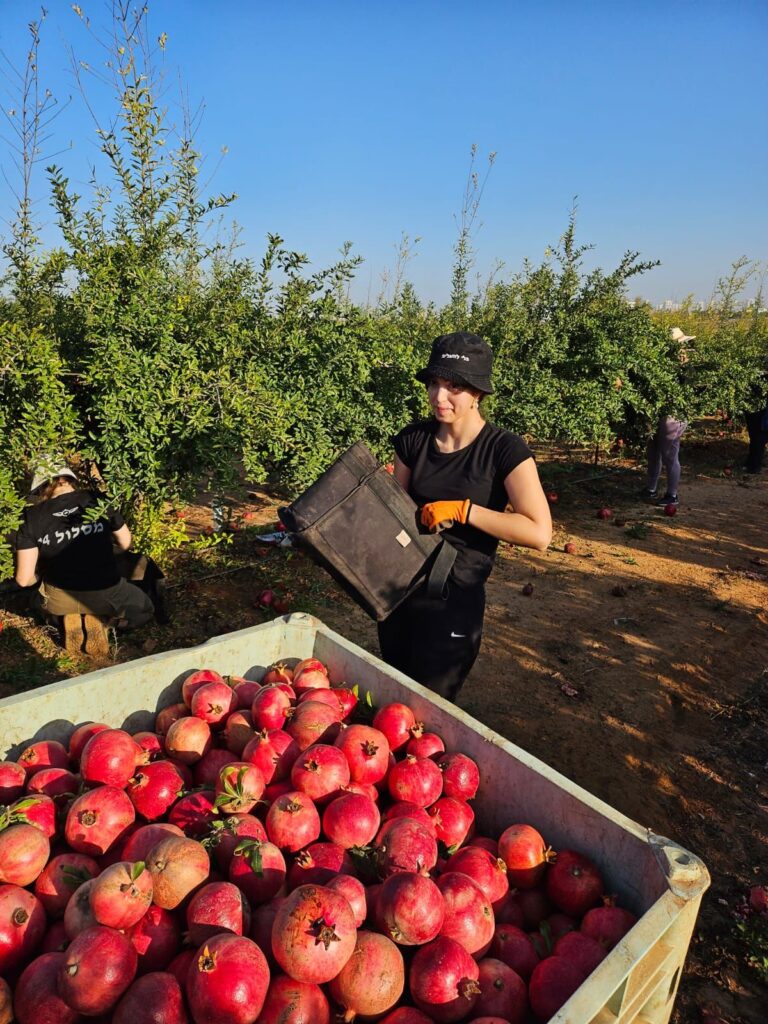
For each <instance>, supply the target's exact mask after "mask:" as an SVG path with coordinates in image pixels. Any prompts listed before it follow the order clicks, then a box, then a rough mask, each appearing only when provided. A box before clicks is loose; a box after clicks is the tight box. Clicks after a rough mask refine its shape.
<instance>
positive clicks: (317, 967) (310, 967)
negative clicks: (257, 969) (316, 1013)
mask: <svg viewBox="0 0 768 1024" xmlns="http://www.w3.org/2000/svg"><path fill="white" fill-rule="evenodd" d="M356 938H357V928H355V919H354V915H353V913H352V908H351V907H350V905H349V903H347V901H346V899H345V898H344V897H343V896H340V895H339V894H338V893H336V892H333V891H332V890H331V889H326V888H325V887H324V886H319V885H302V886H299V888H298V889H294V890H293V892H292V893H291V894H290V896H288V897H287V898H286V900H285V902H284V903H283V904H282V905H281V906H280V908H279V909H278V911H277V914H276V915H275V922H274V925H273V927H272V952H273V954H274V957H275V959H276V960H277V962H278V964H279V965H280V966H281V967H282V969H283V970H284V971H285V973H286V974H288V975H290V977H291V978H294V980H296V981H305V982H313V983H314V984H316V985H322V984H324V983H325V982H326V981H330V980H331V978H335V977H336V975H337V974H338V973H339V971H340V970H341V968H342V967H343V966H344V964H345V963H346V962H347V960H349V958H350V956H351V955H352V951H353V950H354V948H355V940H356Z"/></svg>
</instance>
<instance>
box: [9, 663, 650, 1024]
mask: <svg viewBox="0 0 768 1024" xmlns="http://www.w3.org/2000/svg"><path fill="white" fill-rule="evenodd" d="M182 698H183V703H178V704H174V705H172V706H170V707H167V708H164V709H163V710H162V711H160V712H159V713H158V715H157V719H156V724H155V731H154V732H137V733H135V734H133V735H130V734H129V733H128V732H126V731H124V730H122V729H113V728H110V727H109V726H108V725H105V724H103V723H98V722H91V723H88V724H86V725H81V726H80V727H79V728H77V729H76V730H75V731H74V733H73V734H72V736H71V738H70V741H69V745H68V746H67V747H65V746H64V745H62V744H61V743H58V742H55V741H50V740H45V741H40V742H36V743H33V744H32V745H31V746H29V747H28V748H27V749H26V750H24V752H23V753H22V754H21V756H20V757H19V759H18V761H5V762H1V763H0V802H2V803H3V804H4V805H5V806H4V807H3V808H2V809H0V883H2V884H0V1024H10V1022H11V1021H12V1020H14V1021H16V1022H17V1024H75V1022H78V1021H81V1020H84V1019H87V1020H89V1021H97V1022H102V1024H106V1022H112V1024H189V1022H190V1021H193V1022H194V1024H254V1022H258V1024H329V1022H330V1021H331V1019H332V1018H333V1019H335V1020H343V1021H352V1020H355V1019H356V1018H357V1017H361V1018H364V1019H376V1020H381V1021H383V1024H430V1022H434V1024H441V1022H442V1024H450V1022H473V1024H524V1022H528V1021H541V1022H543V1021H547V1020H549V1019H550V1017H551V1016H552V1015H553V1014H554V1013H556V1012H557V1010H558V1009H559V1007H560V1006H562V1004H563V1003H564V1002H565V1001H566V1000H567V999H568V998H569V997H570V995H571V994H572V993H573V992H574V991H575V990H576V989H577V988H578V987H579V985H581V983H582V982H583V981H584V979H585V978H586V977H587V975H589V974H590V973H591V972H592V970H594V968H595V967H596V966H597V964H599V963H600V961H601V960H602V959H603V958H604V957H605V956H606V955H607V953H608V952H609V950H611V949H612V948H613V946H614V945H616V943H617V942H618V941H619V940H620V939H621V938H622V936H623V935H625V934H626V932H627V931H628V930H629V929H630V928H631V927H632V925H633V924H634V922H635V918H634V917H633V915H632V914H630V913H629V912H628V911H626V910H623V909H621V908H619V907H616V906H615V905H613V902H612V901H611V899H609V898H607V897H605V896H604V889H605V886H604V884H603V880H602V878H601V877H600V873H599V872H598V870H597V868H596V866H595V865H594V864H593V863H592V862H591V861H590V860H589V858H588V857H585V856H583V855H582V854H580V853H578V852H577V851H574V850H561V851H559V852H558V853H557V854H556V855H555V854H554V853H553V852H552V850H550V849H549V848H548V847H547V845H546V843H545V842H544V840H543V839H542V837H541V836H540V835H539V833H538V832H537V831H536V829H535V828H533V827H532V826H531V825H528V824H511V825H510V826H509V827H508V828H507V829H506V830H505V831H504V832H503V833H502V835H501V836H500V837H498V839H496V838H491V837H487V836H479V835H476V834H475V830H474V814H473V811H472V806H471V801H472V798H473V797H474V796H475V794H476V792H477V789H478V785H479V781H480V774H479V771H478V766H477V764H476V763H475V762H474V761H473V760H472V759H471V758H470V757H468V756H467V755H465V754H464V753H462V752H461V751H449V752H446V750H445V748H444V745H443V742H442V740H441V739H440V737H439V736H438V735H437V734H435V733H434V732H428V731H426V730H425V726H424V725H423V724H422V723H421V722H417V721H416V719H415V716H414V714H413V712H412V711H411V710H410V708H408V707H407V706H406V705H405V704H400V703H391V704H387V705H385V706H383V707H381V708H379V709H378V710H377V711H375V713H374V710H373V709H372V708H371V707H370V706H369V704H368V702H365V701H361V702H360V703H358V699H357V693H356V689H355V688H349V687H348V686H346V685H332V684H331V682H330V680H329V676H328V673H327V670H326V668H325V666H324V665H322V664H321V663H320V662H319V661H318V660H316V659H312V658H310V659H306V660H304V661H300V662H299V663H298V664H296V665H295V666H294V668H292V669H291V668H288V667H286V666H285V665H283V664H278V665H274V666H273V667H272V668H270V669H269V670H268V671H267V672H266V674H265V675H264V678H263V679H262V680H261V682H254V681H251V680H248V679H244V678H239V677H227V678H222V677H221V676H220V675H218V674H217V673H216V672H213V671H210V670H202V671H197V672H194V673H193V674H192V675H190V676H188V678H187V679H186V680H185V681H184V683H183V687H182Z"/></svg>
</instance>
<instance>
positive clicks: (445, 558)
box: [427, 541, 457, 598]
mask: <svg viewBox="0 0 768 1024" xmlns="http://www.w3.org/2000/svg"><path fill="white" fill-rule="evenodd" d="M456 555H457V551H456V548H455V547H454V546H453V545H452V544H448V543H447V542H446V541H443V543H442V544H441V545H440V550H439V551H438V552H437V557H436V558H435V561H434V563H433V565H432V568H431V569H430V571H429V576H428V577H427V597H440V598H442V597H444V595H445V585H446V583H447V582H448V577H449V576H450V574H451V569H452V568H453V563H454V562H455V561H456Z"/></svg>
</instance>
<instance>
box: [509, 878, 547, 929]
mask: <svg viewBox="0 0 768 1024" xmlns="http://www.w3.org/2000/svg"><path fill="white" fill-rule="evenodd" d="M513 903H514V904H516V905H517V911H518V914H522V917H523V923H522V926H521V927H524V928H532V929H536V928H538V927H539V926H540V924H541V922H542V921H543V920H544V918H545V917H549V915H550V914H551V913H552V911H553V910H554V907H553V906H552V904H551V903H550V901H549V899H548V898H547V895H546V893H545V892H543V891H542V889H541V888H540V887H537V888H536V889H513V890H510V894H509V900H508V901H507V902H506V903H505V907H506V908H507V913H506V915H505V918H506V919H507V920H510V921H513V920H514V917H513V912H512V911H511V907H510V905H511V904H513Z"/></svg>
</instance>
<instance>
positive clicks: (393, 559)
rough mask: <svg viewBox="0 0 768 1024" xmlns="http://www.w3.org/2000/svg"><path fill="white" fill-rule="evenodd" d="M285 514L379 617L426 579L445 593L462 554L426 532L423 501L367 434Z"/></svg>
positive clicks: (303, 541) (300, 539)
mask: <svg viewBox="0 0 768 1024" xmlns="http://www.w3.org/2000/svg"><path fill="white" fill-rule="evenodd" d="M279 515H280V520H281V521H282V523H283V524H284V525H285V527H286V529H287V530H289V531H290V532H291V533H292V534H294V536H295V539H296V543H297V544H298V546H299V547H301V548H304V550H306V551H308V552H309V553H310V554H311V555H312V557H313V558H314V559H315V561H317V562H319V564H321V565H322V566H323V567H324V568H325V569H326V570H327V571H328V572H329V573H330V574H331V576H333V578H334V579H335V580H336V581H337V582H338V583H340V584H341V586H342V587H343V588H344V590H345V591H346V592H347V593H348V594H349V595H350V597H352V598H353V599H354V600H355V601H356V602H357V603H358V604H359V605H360V607H361V608H363V609H364V610H365V611H366V612H367V613H368V614H369V615H370V616H371V618H374V619H376V620H377V621H381V620H382V619H386V618H387V616H388V615H389V614H390V613H391V612H393V611H394V610H395V608H396V607H397V606H398V605H399V604H400V603H401V602H402V601H404V600H405V598H406V597H408V595H409V594H411V593H412V592H413V591H414V590H415V589H416V588H417V587H419V586H421V585H422V584H424V585H425V586H426V588H427V593H429V594H433V595H434V596H435V597H440V596H442V594H443V592H444V589H445V585H446V582H447V580H448V576H449V574H450V571H451V568H452V566H453V563H454V560H455V558H456V550H455V549H454V548H453V547H452V546H451V545H450V544H447V543H446V542H445V541H444V540H441V538H440V537H438V536H436V535H434V534H431V533H427V532H425V531H424V527H422V526H421V525H420V523H419V510H418V508H417V506H416V504H415V503H414V502H413V500H412V499H411V498H410V497H409V495H408V494H406V492H405V491H404V490H403V489H402V487H400V485H399V484H398V483H397V481H396V480H395V479H394V478H393V476H392V475H391V474H390V473H388V472H387V471H386V470H385V469H384V467H383V466H380V465H379V463H378V462H377V461H376V459H375V458H374V456H373V455H372V454H371V452H370V451H369V450H368V448H367V447H366V446H365V445H364V444H363V443H362V441H358V442H357V444H354V445H352V447H351V448H350V449H349V450H348V451H346V452H344V454H343V455H341V456H340V457H339V458H338V459H337V460H336V462H334V463H333V465H332V466H330V467H329V468H328V469H327V470H326V471H325V472H324V473H323V475H322V476H321V477H319V479H318V480H316V481H315V483H313V484H312V486H311V487H309V488H308V489H307V490H306V491H305V492H304V493H303V494H302V495H301V497H299V498H297V499H296V501H294V502H293V503H292V504H291V505H289V506H288V507H287V508H281V509H280V510H279Z"/></svg>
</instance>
